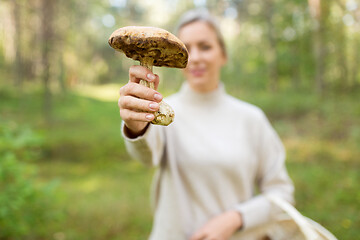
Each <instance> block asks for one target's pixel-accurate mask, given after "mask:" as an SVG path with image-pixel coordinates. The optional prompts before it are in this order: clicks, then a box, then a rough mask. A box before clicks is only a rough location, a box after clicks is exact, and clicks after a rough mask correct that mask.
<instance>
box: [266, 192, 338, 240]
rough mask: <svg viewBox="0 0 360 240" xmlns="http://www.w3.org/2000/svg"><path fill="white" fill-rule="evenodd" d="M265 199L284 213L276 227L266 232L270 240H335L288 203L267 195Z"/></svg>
mask: <svg viewBox="0 0 360 240" xmlns="http://www.w3.org/2000/svg"><path fill="white" fill-rule="evenodd" d="M267 198H268V199H269V200H270V202H271V203H273V204H275V205H276V206H278V207H280V208H281V209H282V210H283V211H284V212H285V214H284V216H282V218H281V219H280V220H279V221H278V222H277V223H278V224H277V226H276V227H275V228H271V230H270V232H268V235H269V237H270V239H274V240H289V239H291V240H337V238H336V237H335V236H334V235H333V234H332V233H331V232H329V231H328V230H327V229H326V228H324V227H323V226H321V225H320V224H319V223H317V222H315V221H313V220H311V219H310V218H307V217H305V216H303V215H302V214H301V213H300V212H299V211H298V210H296V208H294V207H293V206H292V205H291V204H290V203H288V202H286V201H285V200H283V199H281V198H279V197H276V196H273V195H267Z"/></svg>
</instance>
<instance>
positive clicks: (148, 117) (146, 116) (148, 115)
mask: <svg viewBox="0 0 360 240" xmlns="http://www.w3.org/2000/svg"><path fill="white" fill-rule="evenodd" d="M145 118H146V119H148V120H153V118H154V114H146V115H145Z"/></svg>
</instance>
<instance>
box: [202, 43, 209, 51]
mask: <svg viewBox="0 0 360 240" xmlns="http://www.w3.org/2000/svg"><path fill="white" fill-rule="evenodd" d="M199 48H200V49H201V50H203V51H206V50H210V49H211V46H210V45H207V44H206V45H200V47H199Z"/></svg>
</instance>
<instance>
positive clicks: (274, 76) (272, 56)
mask: <svg viewBox="0 0 360 240" xmlns="http://www.w3.org/2000/svg"><path fill="white" fill-rule="evenodd" d="M265 9H266V10H265V11H266V12H265V16H266V22H267V30H268V32H267V38H268V42H269V49H268V58H267V62H268V66H267V67H268V77H269V87H270V90H271V91H276V90H277V89H278V69H277V51H276V45H277V41H276V38H275V36H274V25H273V23H272V17H273V13H274V2H273V1H272V0H268V1H266V3H265Z"/></svg>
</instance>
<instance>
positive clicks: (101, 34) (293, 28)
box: [0, 0, 360, 240]
mask: <svg viewBox="0 0 360 240" xmlns="http://www.w3.org/2000/svg"><path fill="white" fill-rule="evenodd" d="M194 7H206V8H207V9H208V10H209V11H210V12H212V13H213V14H214V15H216V16H218V21H219V24H220V26H221V29H222V31H223V33H224V36H225V39H226V43H227V47H228V52H229V61H228V64H227V66H226V67H225V69H224V71H223V72H222V81H223V82H224V83H225V86H226V89H227V92H229V93H230V94H232V95H234V96H236V97H237V98H239V99H242V100H245V101H248V102H250V103H252V104H255V105H257V106H259V107H261V108H262V109H263V110H264V111H265V113H266V114H267V116H268V117H269V119H270V121H271V122H272V124H273V125H274V127H275V129H276V130H277V132H278V133H279V135H280V137H281V138H282V140H283V142H284V145H285V147H286V149H287V156H288V157H287V168H288V171H289V174H290V176H291V178H292V179H293V181H294V184H295V188H296V193H295V197H296V203H297V204H296V207H297V208H298V209H299V211H301V212H302V213H303V214H304V215H306V216H308V217H310V218H312V219H314V220H315V221H317V222H319V223H321V224H322V225H323V226H325V227H326V228H328V229H329V230H330V231H331V232H333V233H334V234H335V235H336V236H337V237H338V238H339V239H349V240H350V239H356V238H357V237H358V236H359V235H360V219H359V212H360V204H359V203H360V191H359V189H360V174H359V169H360V159H359V157H360V102H359V97H360V64H359V63H360V2H359V1H358V0H308V1H305V0H267V1H261V0H218V1H214V0H207V1H206V0H194V1H192V0H181V1H179V0H156V1H140V0H97V1H75V0H62V1H60V0H1V1H0V239H1V240H4V239H6V240H8V239H37V240H39V239H55V240H64V239H86V240H89V239H94V240H102V239H104V240H110V239H134V240H135V239H146V236H148V234H149V232H150V229H151V222H152V216H151V208H150V203H149V188H150V181H151V176H152V173H153V169H148V168H146V167H144V166H142V165H141V164H140V163H138V162H137V161H134V160H132V159H131V158H130V157H129V155H128V154H127V153H126V151H125V148H124V143H123V141H122V139H121V135H120V130H119V129H120V122H121V119H120V117H119V113H118V107H117V99H118V90H119V88H120V87H121V86H122V85H123V84H125V83H126V82H127V81H128V68H129V66H131V65H133V64H137V63H135V62H134V61H132V60H129V59H127V58H125V57H124V56H123V55H122V54H119V53H115V51H114V50H113V49H112V48H110V47H109V45H108V43H107V40H108V37H109V36H110V34H111V33H112V32H113V31H114V30H115V29H117V28H119V27H122V26H126V25H150V26H157V27H162V28H165V29H167V30H169V31H173V29H174V25H175V23H176V20H177V19H178V17H179V16H180V15H181V14H182V13H183V12H184V11H186V10H187V9H190V8H194ZM154 72H155V73H157V74H159V75H160V77H161V79H163V81H162V82H161V84H160V92H162V93H163V94H164V95H165V96H168V95H170V94H172V93H174V92H175V91H177V90H178V89H179V87H180V85H181V83H182V81H183V79H182V75H181V73H180V71H179V70H177V69H166V68H155V69H154Z"/></svg>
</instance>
